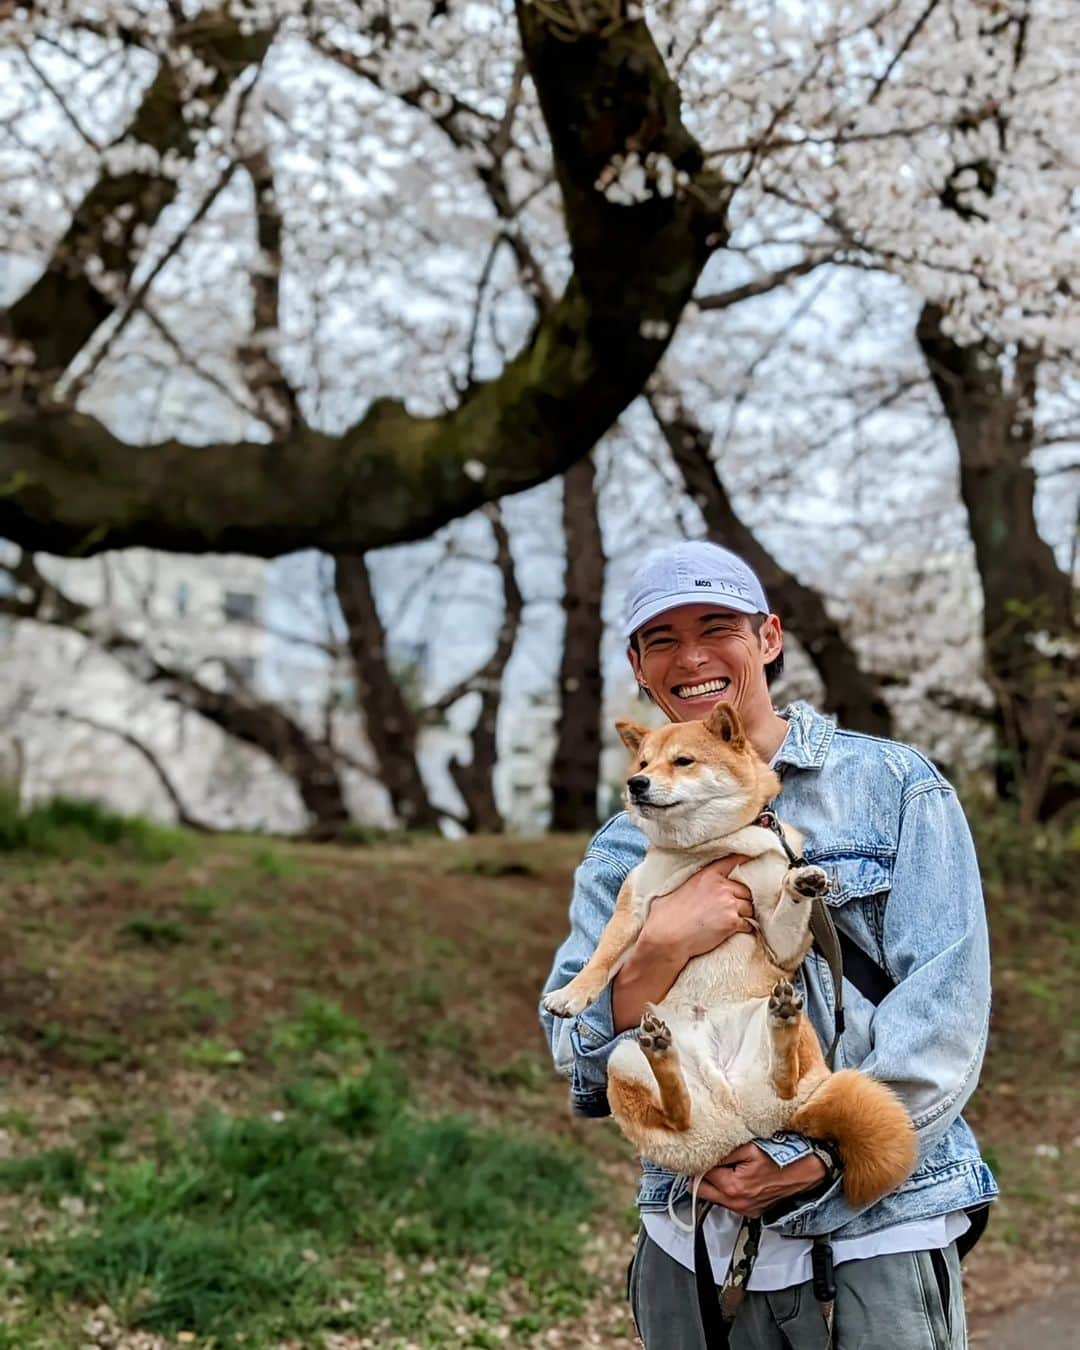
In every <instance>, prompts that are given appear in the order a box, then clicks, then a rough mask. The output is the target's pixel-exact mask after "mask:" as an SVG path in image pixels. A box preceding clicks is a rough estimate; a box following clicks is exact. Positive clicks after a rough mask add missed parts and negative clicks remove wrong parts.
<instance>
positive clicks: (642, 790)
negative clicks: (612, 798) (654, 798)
mask: <svg viewBox="0 0 1080 1350" xmlns="http://www.w3.org/2000/svg"><path fill="white" fill-rule="evenodd" d="M626 786H627V787H628V788H629V789H630V796H631V797H644V796H645V794H646V793H647V792H648V790H649V780H648V778H646V776H645V775H644V774H643V773H636V774H634V776H633V778H628V779H627V780H626Z"/></svg>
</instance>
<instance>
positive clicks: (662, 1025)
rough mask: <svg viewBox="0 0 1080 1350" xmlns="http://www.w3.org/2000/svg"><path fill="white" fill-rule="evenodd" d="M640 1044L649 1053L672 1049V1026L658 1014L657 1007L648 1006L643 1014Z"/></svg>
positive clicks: (639, 1031) (659, 1052) (639, 1032)
mask: <svg viewBox="0 0 1080 1350" xmlns="http://www.w3.org/2000/svg"><path fill="white" fill-rule="evenodd" d="M638 1045H640V1046H641V1048H642V1050H644V1051H645V1053H646V1054H647V1055H648V1054H653V1055H662V1054H663V1053H664V1052H665V1051H666V1050H670V1049H671V1028H670V1027H669V1026H668V1024H667V1023H666V1022H665V1021H664V1020H663V1018H661V1017H658V1016H657V1014H656V1010H655V1008H651V1007H647V1008H646V1009H645V1011H644V1012H643V1013H642V1015H641V1025H640V1026H639V1027H638Z"/></svg>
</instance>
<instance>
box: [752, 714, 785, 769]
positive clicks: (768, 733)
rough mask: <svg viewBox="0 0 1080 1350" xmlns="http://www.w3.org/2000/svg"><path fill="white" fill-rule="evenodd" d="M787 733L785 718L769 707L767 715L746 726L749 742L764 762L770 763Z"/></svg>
mask: <svg viewBox="0 0 1080 1350" xmlns="http://www.w3.org/2000/svg"><path fill="white" fill-rule="evenodd" d="M787 733H788V722H787V718H786V717H781V716H780V715H779V713H776V712H773V710H772V709H771V708H770V709H769V712H768V715H767V716H765V717H762V718H761V719H760V721H755V722H754V723H753V725H752V726H749V727H748V728H747V735H748V736H749V738H750V744H751V745H752V746H753V747H754V749H755V750H756V751H757V752H758V754H759V755H760V756H761V758H762V759H763V760H764V761H765V763H766V764H771V763H772V758H773V756H774V755H775V754H776V752H777V750H779V749H780V747H781V746H782V745H783V743H784V737H785V736H786V735H787Z"/></svg>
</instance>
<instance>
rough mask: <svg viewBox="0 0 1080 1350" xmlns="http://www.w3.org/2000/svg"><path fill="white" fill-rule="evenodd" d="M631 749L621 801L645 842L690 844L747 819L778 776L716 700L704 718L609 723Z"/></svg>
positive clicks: (773, 790)
mask: <svg viewBox="0 0 1080 1350" xmlns="http://www.w3.org/2000/svg"><path fill="white" fill-rule="evenodd" d="M615 727H616V730H617V731H618V733H619V735H620V736H621V737H622V739H623V744H624V745H625V746H626V748H627V749H628V750H629V751H630V754H631V756H632V759H631V761H630V772H629V774H628V776H627V779H626V793H625V798H626V807H627V810H628V811H629V813H630V818H631V820H633V822H634V824H635V825H637V826H638V827H639V829H640V830H641V831H642V833H643V834H644V835H645V837H646V838H647V839H648V840H649V842H650V843H652V844H658V845H660V846H662V847H664V848H693V847H694V846H695V845H697V844H703V843H704V842H705V841H706V840H707V839H718V838H721V837H723V836H724V835H725V834H731V833H732V831H734V830H737V829H739V828H740V827H741V826H743V825H748V824H750V822H751V821H752V820H753V818H754V816H755V814H756V812H758V811H760V809H761V808H762V806H764V805H765V803H766V802H769V801H771V800H772V799H773V797H775V796H776V794H777V793H778V792H779V791H780V780H779V779H778V778H777V776H776V774H774V773H773V771H772V770H771V769H770V768H769V766H768V765H767V764H766V763H765V762H764V761H763V760H762V759H761V757H760V756H759V755H758V753H757V751H756V750H755V749H754V747H753V746H752V745H751V744H750V742H749V741H748V740H747V738H746V733H745V732H744V730H743V725H742V721H741V719H740V717H739V714H738V713H737V712H736V711H735V709H734V708H730V707H728V706H727V704H725V703H718V704H717V705H716V707H715V708H713V710H712V712H711V713H710V714H709V716H708V717H707V718H706V719H705V720H704V721H703V722H673V723H671V724H670V725H669V726H665V727H659V728H658V729H657V730H655V731H649V730H648V729H647V728H646V727H642V726H638V724H637V723H636V722H616V723H615Z"/></svg>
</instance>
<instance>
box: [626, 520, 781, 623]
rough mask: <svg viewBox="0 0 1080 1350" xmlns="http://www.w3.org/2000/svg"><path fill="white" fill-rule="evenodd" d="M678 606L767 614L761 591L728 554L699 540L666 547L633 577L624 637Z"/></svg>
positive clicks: (737, 559) (745, 568)
mask: <svg viewBox="0 0 1080 1350" xmlns="http://www.w3.org/2000/svg"><path fill="white" fill-rule="evenodd" d="M679 605H716V606H717V608H718V609H719V608H722V609H733V610H736V611H737V612H738V613H739V614H768V613H769V602H768V600H767V599H766V598H765V590H764V588H763V587H762V584H761V582H760V581H759V580H758V579H757V577H756V576H755V574H754V573H753V571H751V569H750V568H749V567H748V566H747V565H746V563H744V562H743V560H742V559H741V558H740V557H739V556H738V555H737V554H735V553H732V552H731V551H730V549H726V548H721V547H720V545H719V544H710V543H708V541H707V540H704V539H691V540H687V541H684V542H682V543H678V544H669V545H668V546H667V548H663V549H661V550H660V551H659V552H658V553H654V554H652V555H651V556H650V557H649V558H647V559H646V560H645V562H643V563H642V565H641V566H640V567H639V568H638V570H637V571H636V572H635V573H634V575H633V578H632V579H631V582H630V586H629V589H628V590H627V593H626V614H625V620H624V624H623V627H624V630H625V633H626V637H627V638H628V639H629V638H631V637H633V635H634V634H635V633H636V632H637V630H638V629H639V628H640V627H641V626H642V624H646V623H648V622H649V620H650V619H655V618H656V616H657V615H658V614H663V613H664V612H665V611H666V610H669V609H675V608H676V607H677V606H679Z"/></svg>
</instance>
